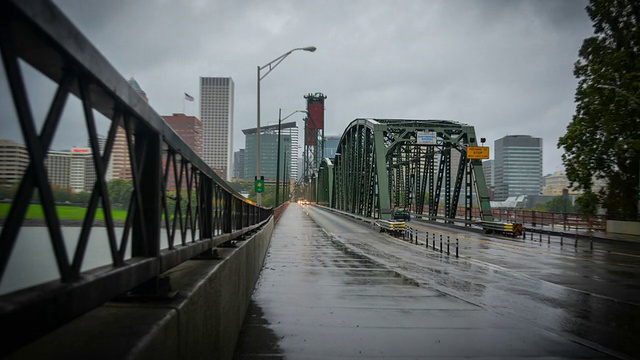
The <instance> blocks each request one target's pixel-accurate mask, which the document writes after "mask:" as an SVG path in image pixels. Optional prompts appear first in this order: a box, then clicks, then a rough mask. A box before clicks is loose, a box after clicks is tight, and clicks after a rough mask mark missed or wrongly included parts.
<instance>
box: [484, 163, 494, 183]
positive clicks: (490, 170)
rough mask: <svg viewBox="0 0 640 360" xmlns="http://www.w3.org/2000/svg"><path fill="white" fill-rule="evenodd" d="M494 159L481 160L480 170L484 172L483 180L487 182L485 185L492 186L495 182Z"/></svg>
mask: <svg viewBox="0 0 640 360" xmlns="http://www.w3.org/2000/svg"><path fill="white" fill-rule="evenodd" d="M494 167H495V161H493V160H483V161H482V172H483V173H484V181H485V182H486V183H487V187H493V186H494V183H495V179H494V176H493V175H494V174H495V169H494Z"/></svg>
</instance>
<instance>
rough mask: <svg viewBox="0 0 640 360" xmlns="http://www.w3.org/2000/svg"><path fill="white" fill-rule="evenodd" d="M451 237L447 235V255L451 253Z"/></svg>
mask: <svg viewBox="0 0 640 360" xmlns="http://www.w3.org/2000/svg"><path fill="white" fill-rule="evenodd" d="M449 254H450V253H449V237H448V236H447V255H449Z"/></svg>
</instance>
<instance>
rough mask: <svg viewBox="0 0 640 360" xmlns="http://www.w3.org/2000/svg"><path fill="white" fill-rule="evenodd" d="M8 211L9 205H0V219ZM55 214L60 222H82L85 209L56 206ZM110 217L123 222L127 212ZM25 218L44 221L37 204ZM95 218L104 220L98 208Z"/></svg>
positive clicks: (31, 206)
mask: <svg viewBox="0 0 640 360" xmlns="http://www.w3.org/2000/svg"><path fill="white" fill-rule="evenodd" d="M10 209H11V204H8V203H0V218H2V219H4V218H6V217H7V215H8V214H9V210H10ZM56 212H57V213H58V217H59V218H60V219H62V220H82V219H84V216H85V214H86V213H87V209H86V208H84V207H80V206H63V205H59V206H56ZM111 215H112V216H113V218H114V220H125V219H126V217H127V212H126V211H124V210H112V211H111ZM25 218H27V219H44V211H43V210H42V206H41V205H39V204H32V205H29V208H28V209H27V214H26V215H25ZM95 218H96V219H98V220H104V213H103V212H102V208H98V211H97V212H96V216H95Z"/></svg>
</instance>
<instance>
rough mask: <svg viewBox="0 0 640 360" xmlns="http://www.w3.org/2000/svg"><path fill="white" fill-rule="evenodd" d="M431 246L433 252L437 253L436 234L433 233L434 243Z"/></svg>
mask: <svg viewBox="0 0 640 360" xmlns="http://www.w3.org/2000/svg"><path fill="white" fill-rule="evenodd" d="M431 246H433V251H436V234H435V233H433V242H432V243H431Z"/></svg>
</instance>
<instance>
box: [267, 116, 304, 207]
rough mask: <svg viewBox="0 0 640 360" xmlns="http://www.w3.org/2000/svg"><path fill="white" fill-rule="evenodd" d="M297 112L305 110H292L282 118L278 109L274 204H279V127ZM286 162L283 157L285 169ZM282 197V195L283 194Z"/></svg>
mask: <svg viewBox="0 0 640 360" xmlns="http://www.w3.org/2000/svg"><path fill="white" fill-rule="evenodd" d="M299 112H303V113H306V112H307V111H306V110H296V111H294V112H292V113H291V114H289V115H287V116H285V117H284V119H282V109H278V150H277V154H278V155H277V158H276V202H275V206H278V205H280V203H278V200H279V197H280V133H281V129H280V125H281V124H282V122H283V121H285V120H287V119H288V118H289V117H291V116H292V115H294V114H296V113H299ZM286 164H287V162H286V158H285V165H284V166H285V169H286V167H287V165H286ZM283 199H284V196H283Z"/></svg>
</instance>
